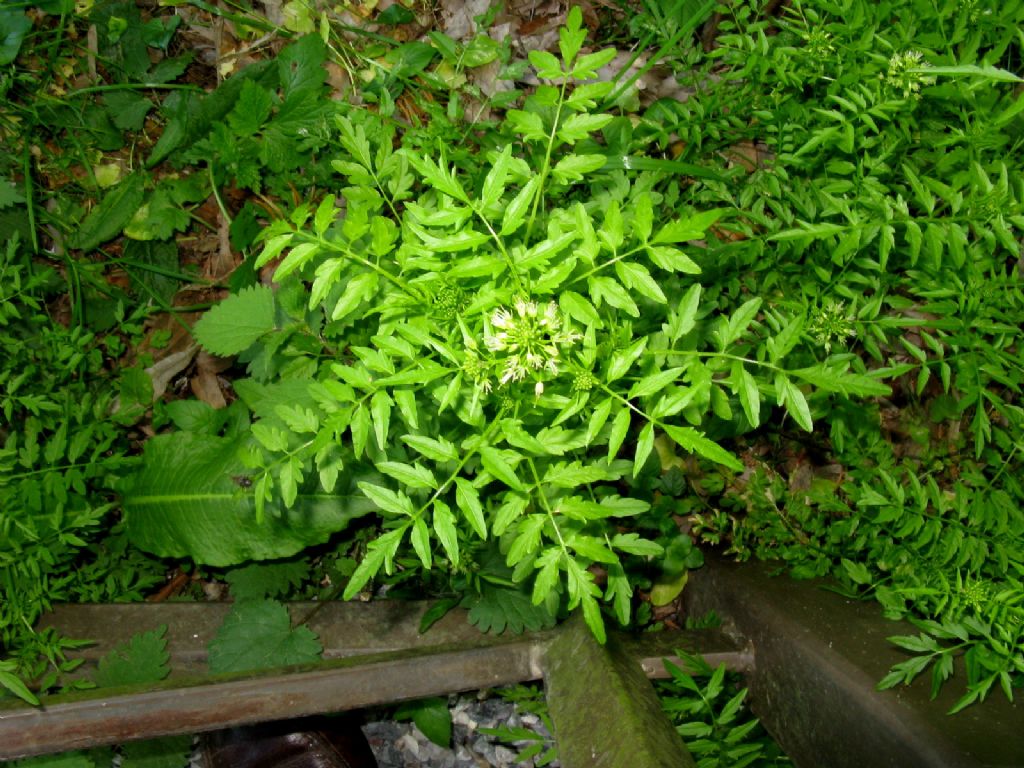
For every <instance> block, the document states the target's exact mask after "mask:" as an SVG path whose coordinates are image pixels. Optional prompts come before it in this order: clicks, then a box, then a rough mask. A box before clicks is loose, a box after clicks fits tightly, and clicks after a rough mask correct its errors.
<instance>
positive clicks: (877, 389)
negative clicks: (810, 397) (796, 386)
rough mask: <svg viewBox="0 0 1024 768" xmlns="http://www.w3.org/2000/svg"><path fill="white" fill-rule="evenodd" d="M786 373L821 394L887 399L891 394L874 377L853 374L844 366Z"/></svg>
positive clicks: (819, 367)
mask: <svg viewBox="0 0 1024 768" xmlns="http://www.w3.org/2000/svg"><path fill="white" fill-rule="evenodd" d="M787 373H788V374H789V375H790V376H795V377H796V378H798V379H802V380H803V381H806V382H807V383H808V384H813V385H814V387H815V388H816V389H818V390H820V391H822V392H838V393H839V394H842V395H847V396H853V397H888V396H889V395H891V394H892V387H890V386H889V385H888V384H886V383H884V382H882V381H879V380H878V379H877V378H875V377H874V376H870V375H867V374H863V373H853V372H851V371H849V370H847V369H846V368H845V366H843V367H839V366H834V365H832V366H830V365H827V364H822V365H816V366H812V367H810V368H797V369H795V370H790V371H787Z"/></svg>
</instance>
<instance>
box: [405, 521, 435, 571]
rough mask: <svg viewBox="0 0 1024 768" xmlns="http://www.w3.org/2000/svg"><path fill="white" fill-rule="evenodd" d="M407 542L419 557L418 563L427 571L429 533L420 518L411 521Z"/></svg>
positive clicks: (429, 557)
mask: <svg viewBox="0 0 1024 768" xmlns="http://www.w3.org/2000/svg"><path fill="white" fill-rule="evenodd" d="M409 541H410V542H411V543H412V548H413V550H414V551H415V552H416V555H417V556H418V557H419V559H420V562H421V563H423V567H424V568H426V569H427V570H428V571H429V570H430V565H431V556H430V532H429V531H428V530H427V523H426V521H425V520H424V519H423V518H422V517H418V518H416V519H415V520H414V521H413V524H412V533H411V534H409Z"/></svg>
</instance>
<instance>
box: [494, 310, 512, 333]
mask: <svg viewBox="0 0 1024 768" xmlns="http://www.w3.org/2000/svg"><path fill="white" fill-rule="evenodd" d="M512 322H513V320H512V315H511V314H510V313H509V311H508V310H507V309H503V308H502V309H496V310H494V314H493V315H491V325H493V326H494V327H495V328H501V329H503V330H504V329H506V328H509V327H510V326H511V325H512Z"/></svg>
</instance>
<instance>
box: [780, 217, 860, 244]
mask: <svg viewBox="0 0 1024 768" xmlns="http://www.w3.org/2000/svg"><path fill="white" fill-rule="evenodd" d="M847 229H849V227H847V226H845V225H843V224H831V223H828V222H819V223H817V224H810V223H808V222H806V221H801V222H800V226H799V227H796V228H793V229H784V230H782V231H781V232H776V233H775V234H774V235H769V237H768V239H769V240H801V239H806V240H821V239H824V238H826V237H831V236H832V235H837V234H839V233H840V232H845V231H846V230H847Z"/></svg>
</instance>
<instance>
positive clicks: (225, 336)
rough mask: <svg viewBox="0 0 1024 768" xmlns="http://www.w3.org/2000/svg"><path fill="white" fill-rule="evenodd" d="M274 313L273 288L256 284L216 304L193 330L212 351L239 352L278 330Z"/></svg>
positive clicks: (229, 353)
mask: <svg viewBox="0 0 1024 768" xmlns="http://www.w3.org/2000/svg"><path fill="white" fill-rule="evenodd" d="M274 312H275V310H274V292H273V290H271V289H270V288H269V287H268V286H265V285H253V286H250V287H249V288H244V289H242V290H241V291H240V292H239V293H236V294H233V295H231V296H228V297H227V298H226V299H225V300H224V301H222V302H220V303H219V304H217V305H216V306H214V307H213V308H212V309H210V310H209V311H208V312H207V313H206V314H204V315H203V316H202V317H201V318H199V321H198V322H197V323H196V324H195V326H194V328H193V329H192V330H193V333H194V334H195V338H196V341H198V342H199V343H200V344H202V345H203V348H204V349H206V350H207V351H208V352H212V353H213V354H215V355H220V356H222V357H227V356H230V355H237V354H238V353H240V352H243V351H244V350H246V349H248V348H249V347H250V346H251V345H252V344H254V343H255V342H256V341H258V340H259V338H260V337H261V336H263V335H264V334H265V333H269V332H270V331H272V330H273V329H274Z"/></svg>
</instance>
